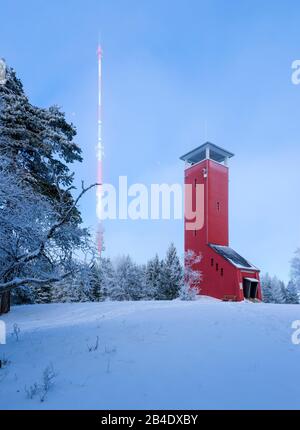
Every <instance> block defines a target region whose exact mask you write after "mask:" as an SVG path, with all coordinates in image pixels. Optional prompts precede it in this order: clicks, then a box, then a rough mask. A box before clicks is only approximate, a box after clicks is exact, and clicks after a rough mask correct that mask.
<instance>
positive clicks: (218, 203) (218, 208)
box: [217, 202, 220, 212]
mask: <svg viewBox="0 0 300 430" xmlns="http://www.w3.org/2000/svg"><path fill="white" fill-rule="evenodd" d="M217 211H218V212H220V202H217Z"/></svg>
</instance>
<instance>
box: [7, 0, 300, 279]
mask: <svg viewBox="0 0 300 430" xmlns="http://www.w3.org/2000/svg"><path fill="white" fill-rule="evenodd" d="M0 18H1V25H0V56H2V57H4V58H5V59H6V61H7V62H8V63H9V64H10V65H12V66H13V67H14V68H15V69H16V71H17V73H18V76H19V77H20V78H21V79H22V81H23V83H24V86H25V90H26V92H27V94H28V95H29V97H30V99H31V101H32V102H33V103H35V104H37V105H41V106H49V105H51V104H53V103H56V104H59V105H61V106H62V107H63V109H64V110H65V111H66V113H67V116H68V118H69V119H70V120H72V121H73V122H74V123H75V125H76V126H77V129H78V137H77V142H78V143H79V144H80V146H81V147H82V148H83V154H84V162H83V163H82V165H78V166H75V165H74V170H75V172H76V175H77V179H78V180H79V179H81V178H84V179H85V181H86V183H89V182H93V181H94V180H95V177H96V157H95V146H96V142H97V124H96V116H97V58H96V45H97V39H98V34H99V32H100V33H101V40H102V45H103V51H104V58H103V61H104V65H103V67H104V70H103V74H104V77H103V78H104V90H103V103H104V107H103V121H104V125H103V138H104V144H105V165H104V177H105V178H104V179H105V181H106V182H111V183H116V181H117V178H118V176H119V175H127V176H128V181H129V183H135V182H143V183H151V182H158V183H161V182H167V183H173V182H182V178H183V165H182V163H181V162H180V161H179V160H178V157H179V156H180V155H182V154H183V153H186V152H187V151H188V150H190V149H192V148H194V147H195V146H198V145H199V144H201V143H203V142H204V140H205V138H207V139H208V140H210V141H212V142H214V143H216V144H217V145H219V146H223V147H225V148H227V149H229V150H230V151H233V152H234V153H235V154H236V156H235V157H234V158H233V159H231V163H230V169H231V170H230V175H231V180H230V238H231V245H232V246H233V247H234V248H235V249H236V250H237V251H239V252H240V253H242V254H243V255H244V256H245V257H246V258H248V259H249V260H250V261H252V262H253V263H254V264H255V265H257V266H258V267H260V268H261V269H262V270H263V271H269V272H271V273H273V274H275V273H276V274H278V275H279V276H281V277H282V278H284V279H287V278H288V273H289V261H290V259H291V257H292V254H293V251H294V250H295V248H296V247H298V246H300V231H299V213H300V200H299V179H300V166H299V162H300V157H299V155H300V149H299V140H300V121H299V107H300V85H299V86H295V85H293V84H292V83H291V73H292V70H291V63H292V61H293V60H295V59H300V31H299V19H300V4H299V2H298V1H286V2H273V1H264V2H261V1H256V0H251V1H250V0H244V1H232V0H231V1H228V0H227V1H225V0H223V1H221V0H215V1H214V0H211V1H202V0H197V1H196V0H186V1H176V0H172V1H171V0H168V1H165V0H152V1H143V0H140V1H132V0H123V1H121V0H119V1H117V0H107V1H95V0H85V1H81V0H80V1H79V0H78V1H76V0H72V1H71V0H65V1H63V2H62V1H58V0H52V1H51V2H41V1H31V0H27V1H26V2H24V1H14V2H11V1H7V0H2V1H1V17H0ZM205 124H207V126H206V127H205ZM206 129H207V131H205V130H206ZM82 212H83V215H84V218H85V220H86V224H87V225H88V226H91V228H95V226H96V213H95V195H94V193H92V194H90V195H89V196H88V197H86V198H85V200H84V202H82ZM105 230H106V231H105V242H106V248H107V250H106V253H107V254H108V255H111V256H115V255H119V254H123V253H130V254H131V255H132V256H133V257H134V258H135V259H136V260H138V261H140V262H142V261H145V260H146V259H147V258H148V257H150V256H152V255H154V254H155V253H156V252H158V253H159V255H161V256H163V254H164V253H165V251H166V248H167V247H168V244H169V242H170V241H174V242H175V244H176V245H177V247H178V249H179V252H181V250H182V247H183V225H182V222H181V221H139V222H137V221H110V222H106V224H105Z"/></svg>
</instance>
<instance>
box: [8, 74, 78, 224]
mask: <svg viewBox="0 0 300 430" xmlns="http://www.w3.org/2000/svg"><path fill="white" fill-rule="evenodd" d="M6 77H7V81H6V83H5V84H4V85H1V86H0V157H1V163H0V169H5V170H6V171H9V172H13V173H14V175H16V176H17V177H18V178H19V179H21V180H22V181H24V182H26V183H27V184H30V185H31V186H32V187H33V189H34V191H35V193H39V194H41V195H43V196H46V197H47V199H48V200H49V201H50V202H52V203H53V205H54V204H55V202H58V201H59V197H60V192H61V191H62V188H64V187H70V186H71V185H72V182H73V175H72V173H71V172H70V169H69V167H68V164H69V163H73V162H74V161H81V160H82V158H81V149H80V148H79V147H78V146H77V145H76V144H75V143H74V142H73V138H74V137H75V135H76V129H75V127H74V126H73V124H69V123H67V121H66V119H65V114H64V113H63V112H61V111H60V110H59V108H58V107H57V106H52V107H50V108H49V109H42V108H38V107H36V106H33V105H31V104H30V102H29V100H28V98H27V97H26V95H25V93H24V89H23V85H22V83H21V81H20V80H19V79H18V78H17V77H16V74H15V72H14V70H13V69H11V68H10V67H7V76H6ZM64 199H65V203H66V204H71V203H72V202H73V198H72V195H71V193H70V192H68V193H66V194H65V195H64ZM75 212H76V213H75ZM74 218H76V220H77V221H78V220H79V213H78V210H76V211H74Z"/></svg>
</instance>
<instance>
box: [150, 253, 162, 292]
mask: <svg viewBox="0 0 300 430" xmlns="http://www.w3.org/2000/svg"><path fill="white" fill-rule="evenodd" d="M162 268H163V262H162V261H161V260H160V259H159V257H158V255H157V254H156V255H155V257H154V258H153V259H151V260H149V261H148V263H147V265H146V269H145V283H146V288H147V297H148V298H152V299H159V298H160V297H161V296H162V295H163V292H162V291H161V290H162V288H161V284H162V271H163V269H162ZM163 298H164V297H163Z"/></svg>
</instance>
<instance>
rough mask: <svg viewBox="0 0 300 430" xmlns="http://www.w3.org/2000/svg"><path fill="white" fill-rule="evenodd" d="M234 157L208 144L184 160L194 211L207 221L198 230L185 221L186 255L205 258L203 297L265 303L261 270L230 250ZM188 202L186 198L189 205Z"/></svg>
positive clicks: (189, 154) (203, 266)
mask: <svg viewBox="0 0 300 430" xmlns="http://www.w3.org/2000/svg"><path fill="white" fill-rule="evenodd" d="M233 155H234V154H232V153H231V152H229V151H226V150H225V149H222V148H220V147H218V146H216V145H214V144H212V143H209V142H207V143H205V144H204V145H201V146H199V147H198V148H196V149H194V150H193V151H191V152H189V153H187V154H185V155H183V156H182V157H180V159H181V160H183V161H185V164H186V166H185V184H186V185H189V186H188V187H186V190H187V188H190V189H191V190H192V191H191V200H192V202H193V203H192V205H193V208H194V209H193V210H196V211H202V214H201V216H202V219H203V222H202V223H201V226H200V227H199V228H198V226H197V227H196V228H194V229H191V228H190V227H188V223H189V226H190V225H191V223H190V221H191V220H188V219H187V218H186V219H185V237H184V239H185V251H188V250H192V251H194V252H195V253H196V254H201V255H202V260H201V262H200V263H199V264H198V267H196V269H198V270H199V271H201V273H202V282H201V294H203V295H207V296H212V297H216V298H218V299H221V300H227V301H228V300H231V301H242V300H244V299H252V300H261V287H260V281H259V269H257V268H256V267H255V266H253V265H252V264H251V263H249V261H247V260H246V259H245V258H243V257H242V256H241V255H239V254H238V253H237V252H236V251H234V250H233V249H232V248H230V247H229V234H228V159H229V158H231V157H233ZM197 185H200V187H199V186H197ZM200 190H201V191H200ZM196 192H197V194H198V192H200V193H201V195H202V199H201V201H202V203H203V204H201V205H200V206H201V207H197V205H195V202H196ZM187 200H188V199H187V195H186V205H187V204H188V202H187ZM195 207H196V208H195ZM203 211H204V214H203ZM203 215H204V216H203ZM195 225H196V224H195Z"/></svg>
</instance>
